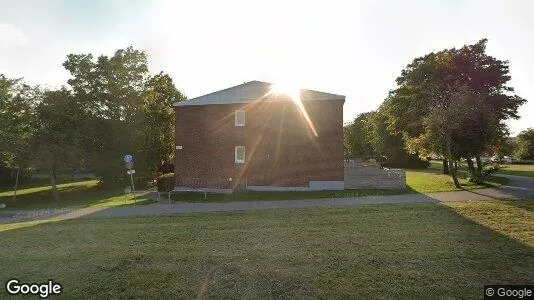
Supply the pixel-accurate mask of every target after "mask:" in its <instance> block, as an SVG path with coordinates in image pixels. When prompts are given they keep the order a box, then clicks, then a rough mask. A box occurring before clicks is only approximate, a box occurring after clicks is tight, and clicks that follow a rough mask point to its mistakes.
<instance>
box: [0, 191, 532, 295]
mask: <svg viewBox="0 0 534 300" xmlns="http://www.w3.org/2000/svg"><path fill="white" fill-rule="evenodd" d="M533 204H534V201H532V200H531V201H515V202H512V201H506V202H499V201H493V202H466V203H455V204H451V206H450V207H447V206H442V205H437V204H410V205H370V206H361V207H355V208H335V209H306V210H276V211H263V212H246V213H244V212H242V213H210V214H191V215H185V216H175V217H146V218H121V219H85V220H70V221H60V222H54V223H47V224H39V225H35V226H33V227H27V228H19V229H11V230H8V231H4V232H0V239H1V240H2V245H3V246H2V255H1V256H0V266H2V272H1V273H0V274H1V276H2V278H0V281H1V282H6V281H7V279H8V278H12V277H16V278H19V279H21V280H23V281H24V282H45V281H46V280H47V279H53V280H55V281H57V282H60V283H61V284H62V285H63V287H64V294H63V296H66V297H69V298H84V297H88V296H90V297H92V298H110V297H112V298H117V297H119V296H120V297H121V298H139V299H141V298H163V299H165V298H197V297H198V298H214V299H219V298H227V299H228V298H250V299H257V298H323V299H325V298H326V299H331V298H338V299H345V298H360V299H366V298H390V299H393V298H394V299H405V298H429V297H432V298H481V297H483V296H482V288H483V285H484V284H506V283H515V284H521V283H523V284H525V283H532V278H534V248H533V247H534V237H533V232H534V212H533V210H534V206H533ZM1 226H5V225H0V229H1ZM2 293H4V294H2ZM5 296H6V295H5V290H4V289H1V292H0V298H4V297H5Z"/></svg>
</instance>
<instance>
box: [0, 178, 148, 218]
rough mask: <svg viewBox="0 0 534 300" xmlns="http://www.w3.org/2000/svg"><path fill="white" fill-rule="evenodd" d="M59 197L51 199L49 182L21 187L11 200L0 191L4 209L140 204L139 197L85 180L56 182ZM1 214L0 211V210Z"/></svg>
mask: <svg viewBox="0 0 534 300" xmlns="http://www.w3.org/2000/svg"><path fill="white" fill-rule="evenodd" d="M57 188H58V191H59V195H60V199H59V201H54V198H53V197H52V192H51V187H50V186H49V185H43V186H33V185H30V186H29V187H24V186H23V187H21V188H20V189H19V190H18V191H17V199H16V201H13V192H12V191H3V192H0V203H5V204H7V207H8V209H40V208H59V207H73V206H76V207H88V206H95V207H111V206H117V205H128V204H133V203H140V201H139V200H142V199H143V198H142V197H136V198H133V197H132V196H130V195H126V196H125V195H124V192H123V190H122V189H111V190H110V189H102V188H99V187H98V181H96V180H85V181H78V182H70V183H63V184H58V185H57ZM0 213H1V211H0Z"/></svg>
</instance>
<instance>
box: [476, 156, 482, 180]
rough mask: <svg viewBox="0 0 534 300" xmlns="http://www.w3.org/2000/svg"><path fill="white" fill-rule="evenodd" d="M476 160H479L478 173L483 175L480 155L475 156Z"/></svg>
mask: <svg viewBox="0 0 534 300" xmlns="http://www.w3.org/2000/svg"><path fill="white" fill-rule="evenodd" d="M475 159H476V160H477V173H478V174H479V175H482V160H481V159H480V155H477V156H475Z"/></svg>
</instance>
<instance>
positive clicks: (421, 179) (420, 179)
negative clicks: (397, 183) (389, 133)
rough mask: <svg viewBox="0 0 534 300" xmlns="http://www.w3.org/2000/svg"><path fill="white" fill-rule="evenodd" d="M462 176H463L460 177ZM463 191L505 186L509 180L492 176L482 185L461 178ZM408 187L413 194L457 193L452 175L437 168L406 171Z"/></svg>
mask: <svg viewBox="0 0 534 300" xmlns="http://www.w3.org/2000/svg"><path fill="white" fill-rule="evenodd" d="M460 176H461V175H460ZM459 181H460V184H461V186H462V188H463V189H479V188H487V187H497V186H499V185H502V184H505V183H506V182H507V181H508V179H506V178H504V177H499V176H491V177H490V178H489V180H488V181H487V182H486V183H485V184H482V185H477V184H475V183H473V182H469V181H468V180H467V179H466V178H462V177H460V178H459ZM406 186H407V187H408V189H409V190H410V191H412V192H416V193H430V192H448V191H457V190H459V189H457V188H456V187H455V186H454V183H453V182H452V177H451V176H450V175H445V174H441V171H440V170H438V169H435V168H429V169H425V170H406Z"/></svg>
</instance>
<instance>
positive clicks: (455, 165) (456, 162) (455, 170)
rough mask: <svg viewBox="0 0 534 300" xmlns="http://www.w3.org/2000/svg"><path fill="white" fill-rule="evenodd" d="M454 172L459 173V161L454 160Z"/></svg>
mask: <svg viewBox="0 0 534 300" xmlns="http://www.w3.org/2000/svg"><path fill="white" fill-rule="evenodd" d="M454 173H456V174H458V161H457V160H455V161H454Z"/></svg>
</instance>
